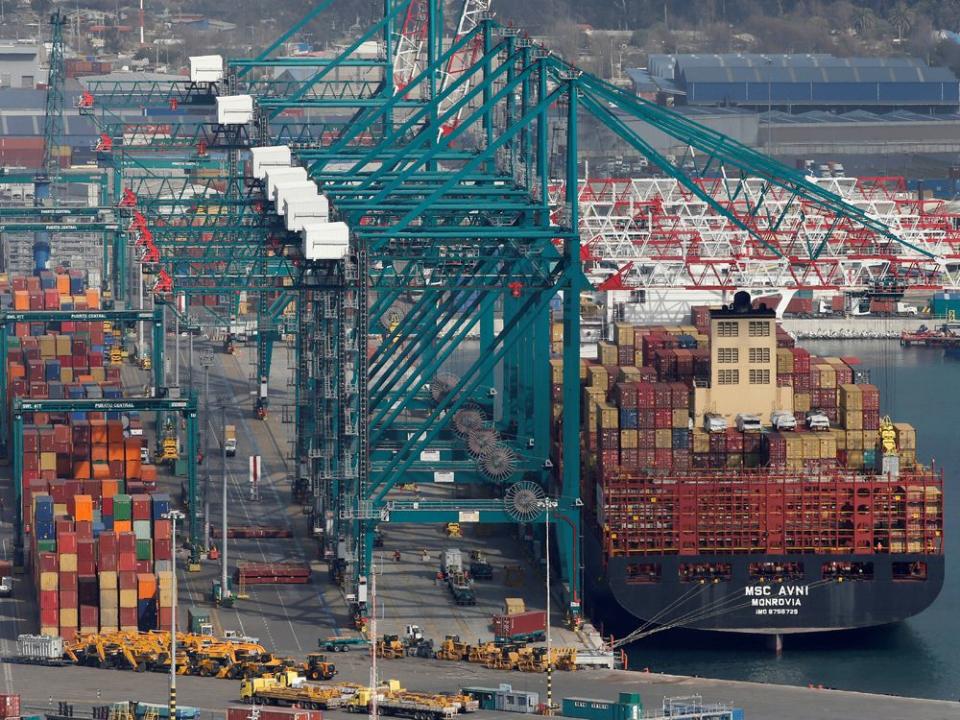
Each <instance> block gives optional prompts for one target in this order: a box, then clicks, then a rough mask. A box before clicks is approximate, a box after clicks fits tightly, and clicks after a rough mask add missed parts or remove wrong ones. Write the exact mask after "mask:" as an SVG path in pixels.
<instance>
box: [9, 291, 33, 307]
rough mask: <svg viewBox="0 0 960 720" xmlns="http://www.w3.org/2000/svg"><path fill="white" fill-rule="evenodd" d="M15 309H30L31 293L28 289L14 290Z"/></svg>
mask: <svg viewBox="0 0 960 720" xmlns="http://www.w3.org/2000/svg"><path fill="white" fill-rule="evenodd" d="M13 309H14V310H29V309H30V293H28V292H27V291H26V290H14V291H13Z"/></svg>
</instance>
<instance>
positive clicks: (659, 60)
mask: <svg viewBox="0 0 960 720" xmlns="http://www.w3.org/2000/svg"><path fill="white" fill-rule="evenodd" d="M648 61H649V62H648V68H646V69H645V70H636V71H630V72H629V76H630V77H631V79H632V81H633V83H634V90H635V91H636V92H637V93H638V94H642V95H643V96H645V97H649V96H650V93H651V83H652V85H654V86H656V96H657V100H658V102H661V103H663V104H670V105H678V106H680V105H691V106H700V107H704V106H713V107H717V106H720V107H741V108H746V109H754V110H780V111H783V112H788V113H795V112H805V111H809V110H824V111H829V112H838V113H840V112H850V111H853V110H868V111H870V112H878V113H882V112H888V111H892V110H897V109H909V110H911V111H913V112H917V113H927V114H937V113H954V112H957V111H958V110H960V84H958V80H957V76H956V75H955V74H954V73H953V72H952V71H951V70H949V69H948V68H943V67H930V66H929V65H927V64H926V63H925V62H924V61H923V60H920V59H918V58H896V57H891V58H863V57H859V58H839V57H835V56H833V55H825V54H808V55H757V54H718V55H684V54H678V55H664V54H653V55H650V56H649V58H648Z"/></svg>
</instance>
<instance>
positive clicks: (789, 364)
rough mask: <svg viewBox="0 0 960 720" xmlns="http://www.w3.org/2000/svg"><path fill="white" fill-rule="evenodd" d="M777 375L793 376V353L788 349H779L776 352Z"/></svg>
mask: <svg viewBox="0 0 960 720" xmlns="http://www.w3.org/2000/svg"><path fill="white" fill-rule="evenodd" d="M777 374H778V375H792V374H793V353H792V352H790V349H789V348H779V349H778V350H777Z"/></svg>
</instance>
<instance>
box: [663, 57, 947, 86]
mask: <svg viewBox="0 0 960 720" xmlns="http://www.w3.org/2000/svg"><path fill="white" fill-rule="evenodd" d="M649 67H650V70H651V73H652V74H653V75H654V77H655V78H656V77H658V76H660V77H667V78H670V79H680V78H683V79H685V80H686V81H687V82H771V83H775V82H794V83H800V82H804V83H810V82H815V83H816V82H874V83H876V82H957V76H956V75H954V73H953V72H952V71H951V70H950V69H949V68H945V67H930V66H929V65H927V64H926V63H925V62H924V61H923V60H921V59H919V58H907V57H890V58H877V57H852V58H840V57H835V56H833V55H822V54H807V55H759V54H754V53H744V54H708V55H662V54H661V55H651V56H650V57H649Z"/></svg>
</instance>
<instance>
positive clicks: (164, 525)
mask: <svg viewBox="0 0 960 720" xmlns="http://www.w3.org/2000/svg"><path fill="white" fill-rule="evenodd" d="M171 530H172V528H171V523H170V521H169V520H155V521H154V523H153V537H154V539H155V540H169V539H170V532H171Z"/></svg>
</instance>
